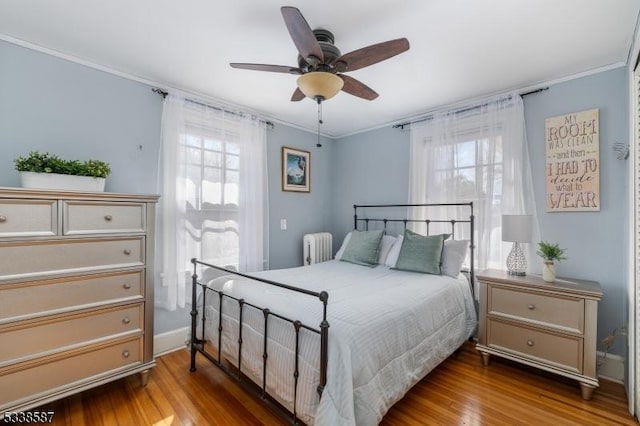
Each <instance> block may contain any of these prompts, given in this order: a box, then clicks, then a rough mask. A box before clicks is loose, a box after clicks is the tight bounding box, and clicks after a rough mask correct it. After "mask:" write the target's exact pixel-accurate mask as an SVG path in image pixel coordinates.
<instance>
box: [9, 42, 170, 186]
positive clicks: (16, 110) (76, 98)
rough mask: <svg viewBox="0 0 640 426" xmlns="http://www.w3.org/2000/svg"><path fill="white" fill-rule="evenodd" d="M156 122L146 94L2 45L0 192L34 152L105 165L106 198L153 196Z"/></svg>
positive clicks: (154, 99) (127, 83) (153, 98)
mask: <svg viewBox="0 0 640 426" xmlns="http://www.w3.org/2000/svg"><path fill="white" fill-rule="evenodd" d="M161 114H162V98H161V97H159V96H158V95H157V94H155V93H153V92H152V91H151V88H150V87H149V86H146V85H144V84H140V83H136V82H133V81H131V80H127V79H124V78H121V77H117V76H114V75H112V74H108V73H105V72H101V71H97V70H95V69H92V68H88V67H85V66H82V65H78V64H76V63H72V62H69V61H66V60H63V59H60V58H56V57H53V56H50V55H46V54H43V53H40V52H37V51H34V50H30V49H25V48H23V47H19V46H16V45H13V44H10V43H6V42H3V41H0V148H1V150H2V151H1V152H2V155H0V186H19V185H20V181H19V175H18V172H16V171H15V170H14V164H13V159H14V158H15V157H17V156H18V155H25V154H27V153H28V152H29V151H31V150H40V151H49V152H50V153H52V154H57V155H59V156H60V157H63V158H67V159H78V160H86V159H90V158H95V159H100V160H104V161H106V162H108V163H109V164H110V165H111V169H112V174H111V175H110V176H109V177H108V178H107V181H106V188H105V189H106V190H107V191H111V192H129V193H155V192H156V191H157V186H156V182H157V173H158V168H157V163H158V147H159V143H158V141H159V138H160V117H161Z"/></svg>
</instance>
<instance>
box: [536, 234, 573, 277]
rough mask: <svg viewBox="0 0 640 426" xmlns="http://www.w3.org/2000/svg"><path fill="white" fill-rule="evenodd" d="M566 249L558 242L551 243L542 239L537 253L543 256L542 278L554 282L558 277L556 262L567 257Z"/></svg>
mask: <svg viewBox="0 0 640 426" xmlns="http://www.w3.org/2000/svg"><path fill="white" fill-rule="evenodd" d="M564 251H565V249H562V248H560V247H559V246H558V244H551V243H548V242H546V241H540V242H539V243H538V251H537V252H536V254H537V255H538V256H540V257H541V258H542V262H543V265H542V279H543V280H545V281H546V282H549V283H552V282H554V281H555V279H556V269H555V266H554V262H555V261H558V262H561V261H563V260H566V259H567V258H566V257H565V256H564Z"/></svg>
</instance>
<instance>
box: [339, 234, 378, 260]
mask: <svg viewBox="0 0 640 426" xmlns="http://www.w3.org/2000/svg"><path fill="white" fill-rule="evenodd" d="M380 240H382V230H380V231H351V238H349V244H347V247H346V249H345V250H344V254H343V255H342V258H341V259H340V260H343V261H345V262H351V263H355V264H357V265H365V266H376V265H377V264H378V255H379V254H380Z"/></svg>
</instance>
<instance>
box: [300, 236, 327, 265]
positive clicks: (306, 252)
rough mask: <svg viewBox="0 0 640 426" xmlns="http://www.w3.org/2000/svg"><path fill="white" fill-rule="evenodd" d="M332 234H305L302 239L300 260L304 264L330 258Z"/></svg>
mask: <svg viewBox="0 0 640 426" xmlns="http://www.w3.org/2000/svg"><path fill="white" fill-rule="evenodd" d="M332 252H333V236H332V235H331V234H330V233H329V232H317V233H315V234H306V235H305V236H304V238H303V239H302V253H303V256H302V262H303V263H304V265H311V264H312V263H320V262H324V261H327V260H331V254H332Z"/></svg>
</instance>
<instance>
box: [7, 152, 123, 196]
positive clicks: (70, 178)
mask: <svg viewBox="0 0 640 426" xmlns="http://www.w3.org/2000/svg"><path fill="white" fill-rule="evenodd" d="M14 163H15V166H16V170H17V171H19V172H20V179H21V181H22V186H23V187H24V188H41V189H61V190H77V191H104V184H105V179H106V177H107V176H109V173H111V168H110V167H109V164H108V163H105V162H104V161H100V160H88V161H78V160H64V159H62V158H60V157H58V156H57V155H53V154H49V153H48V152H44V153H43V152H39V151H31V152H30V153H29V155H27V156H25V157H22V156H20V157H17V158H16V159H15V160H14Z"/></svg>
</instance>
